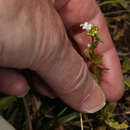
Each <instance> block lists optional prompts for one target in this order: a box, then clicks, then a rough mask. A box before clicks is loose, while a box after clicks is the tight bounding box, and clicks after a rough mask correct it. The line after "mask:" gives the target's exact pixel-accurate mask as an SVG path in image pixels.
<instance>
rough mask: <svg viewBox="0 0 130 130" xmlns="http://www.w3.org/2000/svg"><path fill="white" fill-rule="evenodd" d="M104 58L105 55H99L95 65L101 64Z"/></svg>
mask: <svg viewBox="0 0 130 130" xmlns="http://www.w3.org/2000/svg"><path fill="white" fill-rule="evenodd" d="M103 56H104V55H103V54H101V55H99V56H98V57H97V58H95V59H94V63H95V64H98V63H100V62H101V60H102V58H103Z"/></svg>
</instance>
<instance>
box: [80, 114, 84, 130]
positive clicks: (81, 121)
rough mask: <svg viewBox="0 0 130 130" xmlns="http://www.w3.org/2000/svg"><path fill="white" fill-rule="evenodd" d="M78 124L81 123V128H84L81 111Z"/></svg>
mask: <svg viewBox="0 0 130 130" xmlns="http://www.w3.org/2000/svg"><path fill="white" fill-rule="evenodd" d="M80 125H81V130H84V128H83V118H82V113H80Z"/></svg>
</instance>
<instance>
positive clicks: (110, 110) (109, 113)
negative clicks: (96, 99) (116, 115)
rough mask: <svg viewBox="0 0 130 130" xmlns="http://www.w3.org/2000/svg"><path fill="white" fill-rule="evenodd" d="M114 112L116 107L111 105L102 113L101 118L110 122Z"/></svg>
mask: <svg viewBox="0 0 130 130" xmlns="http://www.w3.org/2000/svg"><path fill="white" fill-rule="evenodd" d="M114 110H115V105H113V104H111V103H109V104H107V105H106V106H105V107H104V109H103V110H102V111H101V116H102V117H103V119H104V120H108V119H110V118H111V117H113V112H114Z"/></svg>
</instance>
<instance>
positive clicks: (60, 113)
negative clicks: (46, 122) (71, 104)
mask: <svg viewBox="0 0 130 130" xmlns="http://www.w3.org/2000/svg"><path fill="white" fill-rule="evenodd" d="M67 109H68V107H65V108H64V109H63V110H62V111H61V112H59V113H58V115H57V117H60V116H61V115H63V114H64V112H65V111H66V110H67Z"/></svg>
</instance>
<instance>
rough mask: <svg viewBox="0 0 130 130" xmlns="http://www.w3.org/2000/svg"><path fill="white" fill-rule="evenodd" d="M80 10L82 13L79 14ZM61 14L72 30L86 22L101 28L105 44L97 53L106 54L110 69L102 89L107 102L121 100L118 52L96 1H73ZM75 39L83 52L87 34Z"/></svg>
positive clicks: (121, 87)
mask: <svg viewBox="0 0 130 130" xmlns="http://www.w3.org/2000/svg"><path fill="white" fill-rule="evenodd" d="M90 8H93V9H90ZM70 10H71V11H70ZM79 10H80V13H78V11H79ZM88 10H89V11H88ZM60 14H61V16H62V18H63V20H64V22H65V24H66V26H67V27H68V28H69V29H70V30H71V29H73V28H74V27H77V24H78V25H80V23H83V22H84V21H88V22H90V23H92V24H94V25H97V26H98V27H99V29H100V32H99V35H100V37H101V38H102V40H103V41H104V44H101V45H99V46H98V48H97V50H96V53H97V54H104V58H103V61H102V63H103V64H104V66H105V67H106V68H109V70H107V71H105V73H104V76H103V79H102V82H101V87H102V88H103V90H104V93H105V95H106V97H107V100H109V101H117V100H119V99H120V98H121V96H122V94H123V92H124V85H123V78H122V74H121V67H120V62H119V58H118V56H117V53H116V50H115V49H114V45H113V43H112V40H111V37H110V34H109V31H108V28H107V25H106V22H105V20H104V17H103V15H102V13H101V11H100V10H99V8H98V6H97V5H96V2H95V1H94V0H87V1H86V0H80V1H79V0H71V1H69V2H68V3H67V5H66V6H64V8H62V9H61V10H60ZM74 30H77V29H74ZM73 38H74V39H75V41H76V42H77V44H78V45H79V47H80V48H81V50H82V52H83V51H84V49H85V48H86V46H87V45H86V42H88V39H87V38H86V35H85V33H84V32H80V31H79V32H77V33H73ZM116 81H118V82H116ZM115 90H116V91H115Z"/></svg>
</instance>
